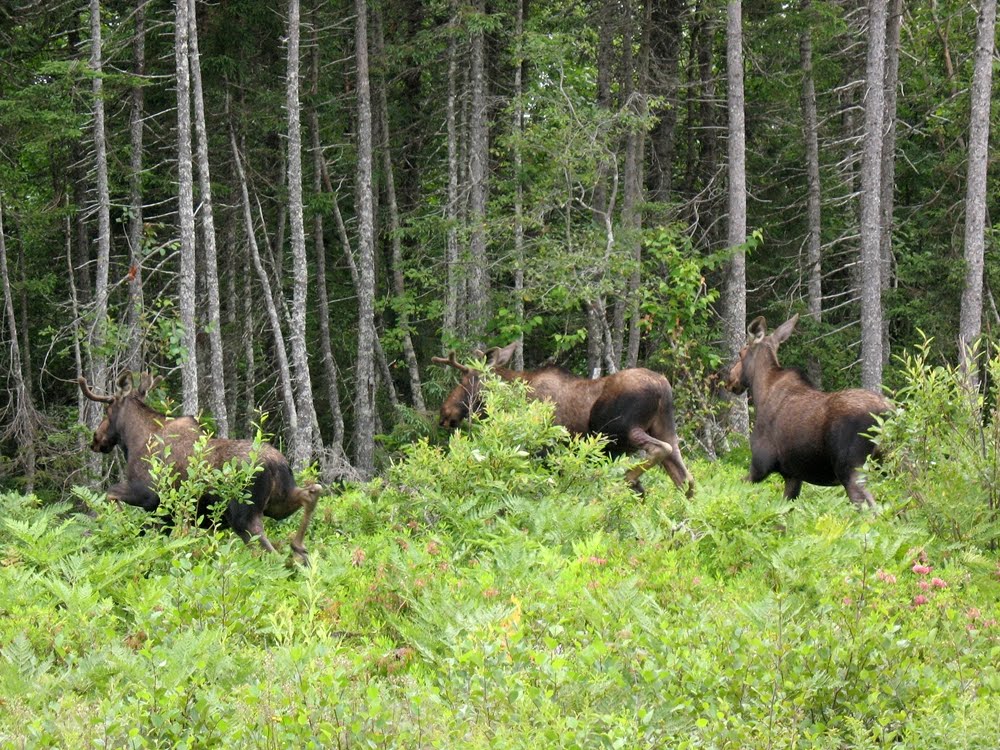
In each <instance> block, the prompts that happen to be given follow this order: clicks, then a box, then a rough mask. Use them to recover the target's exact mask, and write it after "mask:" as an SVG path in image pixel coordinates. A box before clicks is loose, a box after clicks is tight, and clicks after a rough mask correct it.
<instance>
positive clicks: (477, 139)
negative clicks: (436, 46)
mask: <svg viewBox="0 0 1000 750" xmlns="http://www.w3.org/2000/svg"><path fill="white" fill-rule="evenodd" d="M473 7H474V12H475V13H476V14H478V15H483V16H485V15H486V3H485V0H474V5H473ZM485 36H486V35H485V33H484V31H483V28H482V23H481V21H480V20H479V19H476V20H475V21H474V26H473V28H472V34H471V44H472V46H471V51H472V54H471V60H470V66H469V74H470V76H471V79H472V91H471V93H470V97H471V99H470V103H469V104H470V107H471V110H472V111H471V113H470V116H469V223H470V224H471V228H470V238H469V255H470V264H471V266H470V268H469V299H468V304H469V335H470V336H471V337H472V339H473V340H474V341H476V342H477V343H479V344H482V343H483V337H484V335H485V333H486V323H487V320H488V318H489V315H490V305H489V296H490V279H489V269H488V267H487V262H488V261H487V257H486V194H487V181H488V179H489V160H490V151H489V149H490V141H489V122H488V108H489V105H488V93H487V88H488V85H487V81H486V38H485Z"/></svg>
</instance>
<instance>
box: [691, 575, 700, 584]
mask: <svg viewBox="0 0 1000 750" xmlns="http://www.w3.org/2000/svg"><path fill="white" fill-rule="evenodd" d="M700 583H701V576H695V577H694V578H692V579H691V585H692V586H697V585H699V584H700Z"/></svg>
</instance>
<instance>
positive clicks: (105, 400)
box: [76, 375, 115, 404]
mask: <svg viewBox="0 0 1000 750" xmlns="http://www.w3.org/2000/svg"><path fill="white" fill-rule="evenodd" d="M76 382H77V383H79V384H80V390H81V391H83V395H84V396H86V397H87V398H89V399H90V400H91V401H96V402H97V403H99V404H110V403H111V402H112V401H114V400H115V397H114V396H98V395H97V394H96V393H94V392H93V391H92V390H90V386H89V385H87V378H85V377H84V376H83V375H81V376H80V377H78V378H77V379H76Z"/></svg>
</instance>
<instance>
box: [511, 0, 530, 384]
mask: <svg viewBox="0 0 1000 750" xmlns="http://www.w3.org/2000/svg"><path fill="white" fill-rule="evenodd" d="M526 1H527V0H515V6H516V10H515V16H514V49H515V54H514V122H513V123H512V124H511V125H512V128H513V135H514V138H513V147H512V148H511V152H512V153H511V161H512V162H513V169H514V175H513V179H514V323H515V324H516V325H517V330H518V334H517V339H516V341H515V343H516V344H517V346H516V347H515V348H514V362H513V366H514V369H515V370H523V369H524V186H523V185H522V184H521V171H522V169H523V159H522V155H521V138H522V136H523V133H524V102H523V101H522V99H523V96H524V70H525V63H526V61H525V59H524V51H523V46H524V11H525V7H524V6H525V3H526Z"/></svg>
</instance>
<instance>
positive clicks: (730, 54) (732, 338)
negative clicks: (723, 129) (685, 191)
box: [723, 0, 750, 435]
mask: <svg viewBox="0 0 1000 750" xmlns="http://www.w3.org/2000/svg"><path fill="white" fill-rule="evenodd" d="M726 78H727V90H728V96H727V102H728V108H729V154H728V174H729V235H728V244H729V247H731V248H736V247H739V249H738V250H737V251H736V252H735V253H734V255H733V257H732V259H731V260H730V261H729V263H728V264H727V267H726V279H725V284H724V289H723V326H724V328H725V335H726V354H727V355H728V358H729V360H730V361H735V360H736V358H737V357H738V356H739V352H740V349H741V348H742V347H743V344H744V343H746V317H747V279H746V254H745V252H744V250H743V248H742V247H741V246H742V245H744V244H745V243H746V239H747V188H746V179H747V178H746V132H745V124H744V95H743V13H742V3H741V0H729V3H728V18H727V23H726ZM729 419H730V424H731V425H732V427H733V429H734V430H735V431H736V432H738V433H740V434H741V435H746V434H748V433H749V431H750V417H749V414H748V412H747V400H746V397H745V396H742V397H739V398H735V399H733V408H732V411H731V412H730V415H729Z"/></svg>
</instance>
